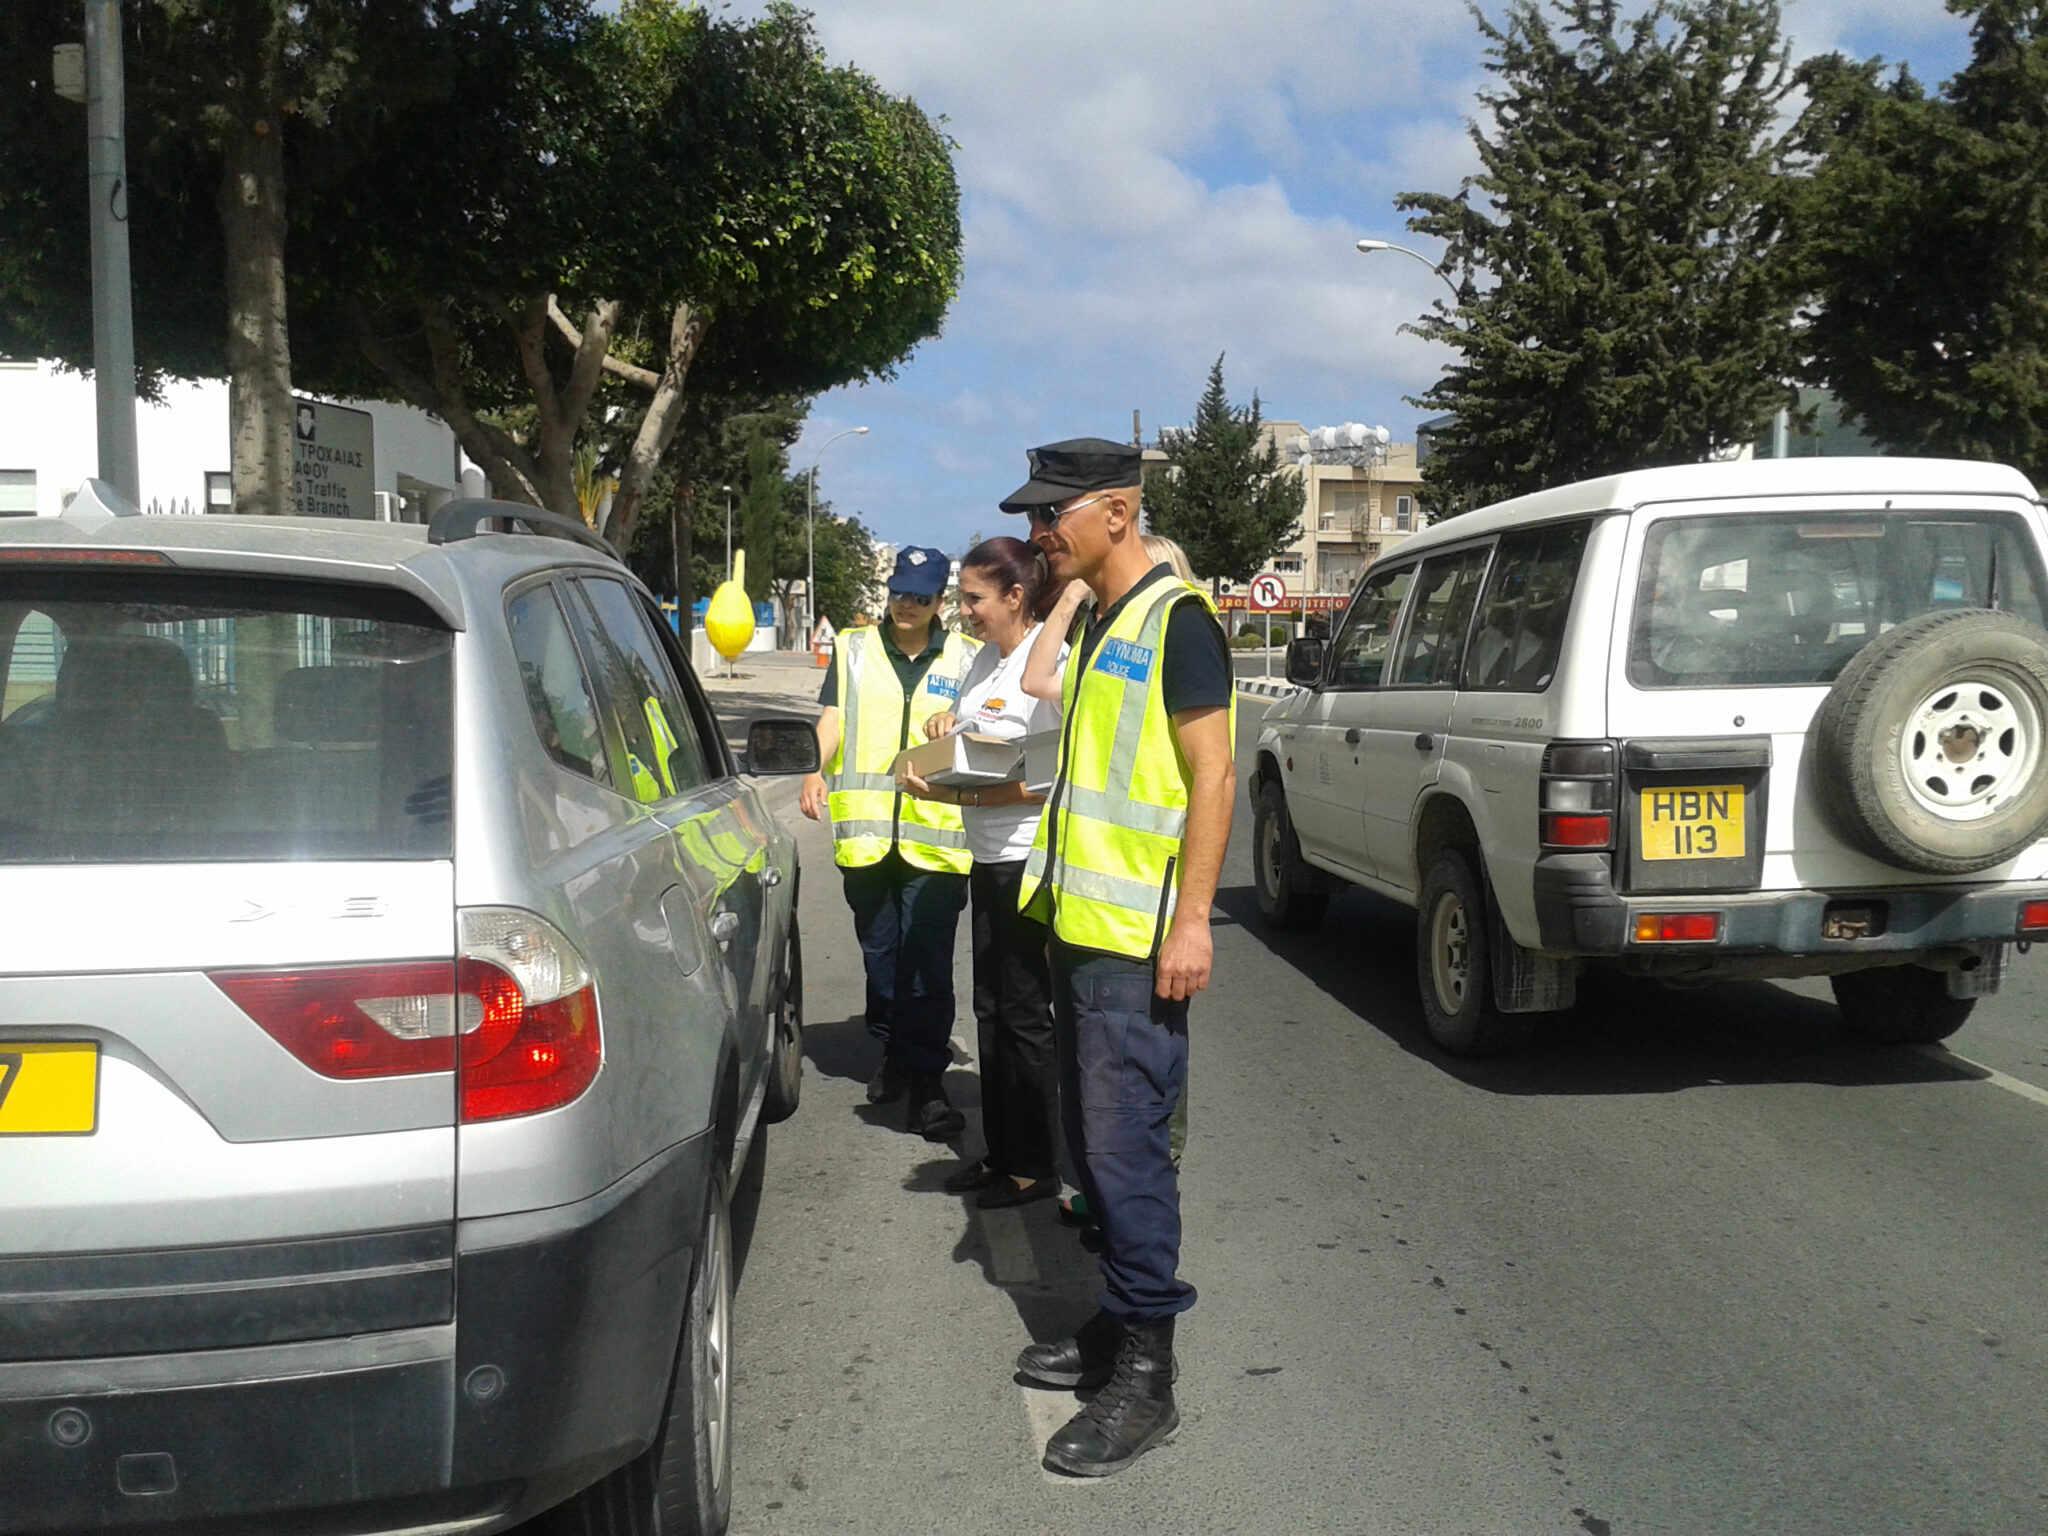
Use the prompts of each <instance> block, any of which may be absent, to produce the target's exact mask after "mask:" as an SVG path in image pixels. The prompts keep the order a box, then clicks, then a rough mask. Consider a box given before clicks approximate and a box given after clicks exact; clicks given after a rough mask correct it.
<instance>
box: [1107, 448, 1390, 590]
mask: <svg viewBox="0 0 2048 1536" xmlns="http://www.w3.org/2000/svg"><path fill="white" fill-rule="evenodd" d="M1265 433H1266V440H1267V441H1268V442H1271V443H1273V444H1275V445H1276V446H1277V447H1278V448H1279V450H1280V462H1281V465H1282V471H1281V472H1282V473H1283V474H1291V475H1295V476H1297V477H1299V478H1300V479H1301V481H1302V482H1303V495H1302V514H1301V521H1300V522H1299V523H1298V524H1296V526H1295V532H1294V540H1293V543H1292V544H1291V545H1290V546H1289V547H1288V548H1286V549H1284V550H1282V551H1281V552H1280V553H1279V554H1277V555H1275V556H1274V557H1273V558H1272V559H1271V560H1269V561H1267V562H1266V564H1265V566H1264V568H1263V570H1262V571H1261V573H1260V574H1265V573H1267V572H1270V573H1271V574H1273V575H1275V576H1278V577H1279V578H1280V580H1281V581H1282V582H1283V583H1284V584H1285V586H1286V588H1287V597H1288V603H1287V607H1286V608H1285V609H1283V610H1281V611H1280V613H1279V614H1278V617H1282V618H1285V617H1287V616H1289V614H1290V613H1291V614H1292V616H1293V617H1295V618H1297V619H1298V618H1300V617H1301V615H1302V614H1303V613H1317V612H1323V613H1328V612H1333V611H1335V610H1337V609H1340V608H1342V607H1343V606H1344V604H1345V602H1346V601H1348V600H1349V598H1350V596H1351V589H1352V588H1353V587H1354V586H1356V585H1357V584H1358V578H1359V577H1360V576H1362V575H1364V574H1365V568H1366V567H1367V566H1368V565H1370V564H1372V562H1373V561H1374V560H1377V559H1378V558H1379V557H1380V556H1381V555H1382V554H1384V553H1386V552H1387V551H1388V550H1389V549H1391V548H1393V546H1395V545H1396V544H1398V543H1400V542H1401V541H1402V540H1403V539H1405V538H1407V537H1408V536H1409V535H1410V534H1411V533H1415V532H1417V531H1418V530H1420V529H1421V528H1422V527H1423V526H1424V518H1423V514H1422V510H1421V501H1420V497H1419V492H1420V490H1421V485H1422V470H1421V468H1420V466H1418V465H1417V463H1416V457H1415V445H1414V444H1413V443H1395V442H1388V441H1380V434H1379V433H1377V432H1376V431H1374V430H1371V429H1363V428H1361V429H1357V430H1352V429H1351V427H1350V426H1349V424H1347V425H1346V426H1345V427H1337V428H1317V429H1315V430H1314V431H1313V432H1311V431H1308V430H1305V429H1304V428H1303V427H1302V424H1301V423H1300V422H1298V421H1268V422H1266V423H1265ZM1354 438H1357V439H1360V440H1359V441H1355V442H1354V441H1352V439H1354ZM1332 440H1335V441H1334V444H1333V445H1332V446H1329V447H1323V446H1319V445H1320V444H1324V443H1332ZM1145 462H1146V467H1147V470H1148V471H1149V470H1150V469H1151V468H1152V466H1153V465H1155V464H1156V465H1158V466H1159V467H1160V468H1162V469H1164V468H1165V467H1166V466H1167V465H1169V464H1170V463H1171V460H1170V458H1169V457H1168V455H1166V454H1165V453H1163V452H1161V451H1160V450H1159V449H1157V448H1148V449H1147V450H1145ZM1250 590H1251V588H1250V584H1249V583H1248V582H1235V583H1233V582H1224V583H1222V585H1221V590H1220V593H1219V596H1218V606H1219V607H1221V608H1223V609H1224V610H1225V611H1229V610H1232V609H1236V610H1244V609H1247V608H1248V607H1249V606H1250V598H1249V593H1250Z"/></svg>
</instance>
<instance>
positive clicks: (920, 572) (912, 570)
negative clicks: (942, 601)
mask: <svg viewBox="0 0 2048 1536" xmlns="http://www.w3.org/2000/svg"><path fill="white" fill-rule="evenodd" d="M952 573H953V561H952V559H951V557H950V556H948V555H947V554H946V552H945V551H944V550H942V549H920V548H919V547H918V546H917V545H915V544H913V545H911V546H910V548H908V549H906V550H904V551H903V552H902V553H900V554H899V555H897V557H896V569H895V570H893V571H891V572H890V573H889V590H890V591H891V592H901V593H904V594H905V595H906V596H909V597H937V596H938V595H939V594H940V593H941V592H943V591H945V590H946V578H947V577H948V576H950V575H952Z"/></svg>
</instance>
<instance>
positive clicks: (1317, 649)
mask: <svg viewBox="0 0 2048 1536" xmlns="http://www.w3.org/2000/svg"><path fill="white" fill-rule="evenodd" d="M1329 647H1330V643H1329V641H1327V640H1318V639H1316V638H1314V637H1313V636H1309V637H1304V638H1303V639H1300V640H1290V641H1288V642H1287V681H1289V682H1290V683H1299V684H1300V685H1301V686H1302V687H1304V688H1313V687H1315V685H1316V684H1317V683H1320V682H1321V681H1322V680H1323V655H1324V652H1326V651H1327V650H1328V649H1329Z"/></svg>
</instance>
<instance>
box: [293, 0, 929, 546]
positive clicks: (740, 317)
mask: <svg viewBox="0 0 2048 1536" xmlns="http://www.w3.org/2000/svg"><path fill="white" fill-rule="evenodd" d="M528 67H529V68H532V69H535V70H538V71H540V73H539V76H538V78H536V79H535V81H534V82H533V83H532V85H531V86H530V87H528V88H526V89H525V91H524V94H525V95H527V96H530V97H533V98H536V99H538V100H539V101H540V103H541V105H540V106H538V107H537V108H535V109H534V111H533V113H532V114H531V120H530V121H527V120H524V119H522V118H520V117H518V116H516V115H515V117H514V118H513V120H512V121H511V122H510V123H509V124H508V125H507V126H506V127H505V128H504V129H503V131H496V130H493V129H492V128H491V127H490V124H489V114H488V112H485V113H481V114H480V115H481V116H482V117H483V118H484V119H485V122H484V124H483V126H482V127H480V129H479V131H478V132H476V133H475V134H473V135H472V134H470V133H469V132H467V131H465V132H464V133H463V134H461V135H455V136H453V137H455V138H456V139H458V140H459V141H460V142H459V143H457V144H453V145H450V146H449V147H448V148H447V149H446V150H445V151H443V152H441V153H439V154H437V156H436V157H435V158H434V159H433V160H432V161H431V162H429V163H426V164H424V165H422V164H420V163H418V162H417V156H418V146H419V144H420V142H421V141H422V139H423V138H425V137H426V136H428V135H430V134H432V135H439V136H440V137H443V138H446V137H449V135H447V134H446V133H445V123H444V122H443V121H442V120H441V119H440V118H438V117H437V118H436V119H435V120H434V121H431V122H420V123H414V124H399V125H395V126H394V125H391V124H389V123H388V122H387V121H386V116H382V115H372V116H369V117H366V118H365V120H364V123H363V126H362V129H361V131H360V132H359V133H358V134H357V135H356V140H355V141H356V142H358V143H360V144H363V145H366V146H369V149H368V151H367V152H366V154H365V155H364V157H363V159H362V161H361V163H360V166H359V168H358V170H357V174H356V176H355V177H354V178H353V184H354V185H355V186H357V187H358V188H359V189H361V190H360V191H359V194H358V195H359V197H360V198H361V199H362V201H363V204H364V212H365V213H366V214H367V217H365V218H363V219H361V220H358V221H356V222H349V221H334V222H331V223H328V224H325V225H323V226H322V228H321V230H320V231H319V232H318V234H317V235H316V236H315V237H314V238H317V239H320V240H322V241H323V242H324V244H323V246H322V255H321V257H320V258H319V262H318V265H319V270H320V271H321V272H322V273H323V274H324V275H326V277H327V278H328V279H329V281H330V282H331V283H332V284H333V290H332V298H333V300H334V302H333V304H332V305H331V306H330V307H329V308H327V309H326V310H325V311H324V313H325V314H327V315H330V316H332V317H333V321H334V323H333V324H330V325H327V326H325V327H323V330H324V331H325V332H326V333H327V334H340V335H344V336H349V337H352V338H353V340H354V341H355V343H356V344H357V345H358V347H359V350H360V355H361V357H362V358H363V359H366V360H367V361H368V362H369V363H370V364H371V365H372V366H373V370H374V376H373V377H371V378H367V379H363V380H361V381H360V384H359V387H362V388H365V389H371V390H375V391H376V392H379V393H386V394H393V393H395V394H396V395H397V396H399V397H401V398H405V399H409V400H411V401H413V402H414V403H415V404H418V405H420V406H422V407H424V408H425V409H428V410H431V411H433V412H434V413H435V414H437V415H439V416H441V417H442V419H444V420H446V421H447V422H448V423H449V424H450V425H451V426H452V427H453V428H454V429H455V431H456V433H457V434H458V436H459V437H460V438H461V440H462V442H463V446H464V448H465V450H466V451H468V452H469V453H470V454H471V456H472V457H474V458H476V459H477V461H478V462H479V463H481V464H483V465H484V466H485V468H486V470H487V472H488V473H489V474H490V476H491V479H492V483H493V486H494V487H495V488H496V489H497V490H498V492H499V493H500V494H502V495H506V496H511V497H514V498H516V499H519V500H524V501H532V502H537V503H540V504H542V505H547V506H554V505H557V504H558V503H559V502H560V501H561V500H562V499H563V497H564V496H565V494H567V491H566V489H565V488H566V487H567V485H568V480H567V472H568V466H569V465H571V464H572V463H573V459H574V451H575V444H576V442H577V439H578V437H579V435H580V434H583V433H585V432H599V433H602V434H603V435H604V436H605V437H606V443H605V447H604V453H605V457H606V460H607V463H608V464H609V465H611V466H612V467H613V468H614V469H615V471H616V473H617V475H618V477H619V482H620V483H619V490H618V493H617V495H616V496H615V497H614V499H613V510H612V515H611V519H610V523H609V525H608V526H607V528H606V529H605V532H606V533H607V535H608V536H611V537H613V538H614V539H615V540H616V541H618V542H621V543H625V542H628V541H629V540H630V537H631V531H632V527H633V524H634V522H635V520H636V518H637V514H638V508H639V505H640V502H641V500H642V499H643V497H644V494H645V491H646V488H647V485H648V483H649V481H650V479H651V476H652V474H653V471H654V468H655V467H656V465H658V464H659V462H660V460H661V456H662V454H663V452H664V451H665V450H666V448H667V446H668V444H669V442H670V441H671V440H672V439H673V437H674V434H675V432H676V431H677V429H678V427H679V426H680V424H681V421H682V418H683V411H684V406H685V403H686V401H687V398H688V394H689V391H690V390H691V389H700V388H702V389H710V390H711V391H713V392H714V393H718V394H731V395H737V394H754V395H769V394H782V393H796V394H809V393H814V392H816V391H819V390H822V389H826V388H830V387H833V386H835V385H839V384H843V383H847V382H851V381H852V380H855V379H863V378H870V377H877V376H886V375H887V374H888V373H889V372H890V371H891V370H892V369H893V368H894V366H895V365H896V363H897V362H898V361H900V360H901V359H902V358H903V357H904V356H906V355H907V354H908V353H909V351H910V350H911V349H912V348H913V347H914V346H915V345H916V344H917V343H918V342H919V341H921V340H922V339H924V338H925V337H927V336H930V335H932V334H934V333H935V332H936V331H937V329H938V327H939V323H940V321H941V319H942V318H943V316H944V314H945V310H946V307H947V305H948V304H949V303H950V302H951V299H952V296H953V293H954V291H955V288H956V285H957V282H958V276H959V260H960V230H959V208H958V205H959V193H958V187H957V184H956V182H955V179H954V175H953V168H952V160H951V155H950V148H949V145H948V142H947V140H946V139H945V137H944V136H943V135H942V134H941V133H940V132H939V131H938V130H937V128H936V127H934V125H933V124H932V123H931V122H930V120H929V119H928V118H926V117H925V115H924V114H923V112H922V111H920V110H919V109H918V107H917V106H916V105H915V103H913V102H910V101H908V100H905V99H902V98H897V97H892V96H890V95H888V94H887V93H886V92H884V91H882V90H881V89H880V88H879V87H878V86H877V85H876V84H875V83H874V82H873V81H872V80H871V79H869V78H868V77H867V76H866V75H863V74H861V73H860V72H858V71H857V70H852V69H846V68H836V67H833V66H831V65H829V64H828V63H827V62H826V61H825V60H824V58H823V57H822V55H821V54H820V52H819V50H818V48H817V45H816V42H815V39H814V37H813V35H812V32H811V28H810V23H809V21H808V19H807V18H806V17H805V16H803V15H802V14H800V13H798V12H797V11H795V10H794V9H792V8H790V7H789V6H787V5H782V4H778V5H775V6H772V7H771V8H770V10H769V12H768V14H767V15H766V16H764V17H761V18H758V19H755V20H751V21H739V20H734V19H730V18H726V17H724V16H720V15H714V14H713V13H712V11H711V10H710V8H707V7H699V6H683V5H680V4H677V3H675V0H629V3H628V4H626V5H625V6H624V8H623V9H622V10H621V12H620V13H619V14H618V15H617V16H616V17H612V16H597V17H594V18H593V19H592V20H591V22H590V25H589V28H588V35H587V36H586V37H585V38H583V39H582V40H580V41H579V42H578V44H577V46H576V47H575V48H574V49H572V50H570V52H569V54H568V55H567V56H566V57H564V58H563V59H561V60H559V61H557V62H555V63H551V64H548V65H547V66H546V68H544V69H543V68H542V66H541V65H540V64H538V63H530V64H529V66H528ZM365 271H374V272H375V273H376V274H377V281H376V282H374V283H366V282H363V281H362V280H361V278H360V276H359V274H361V273H362V272H365ZM351 274H356V275H354V276H352V275H351ZM615 404H627V405H629V406H630V409H631V410H632V412H633V413H634V419H635V420H636V421H637V423H638V425H637V428H636V430H635V431H634V433H633V434H632V436H631V437H630V438H625V439H620V438H618V437H617V435H616V434H615V433H614V432H612V431H610V430H608V429H607V426H606V419H607V418H608V417H609V415H610V413H611V407H612V406H613V405H615ZM515 405H516V406H518V407H520V408H521V409H522V410H526V411H530V412H531V414H530V415H528V416H521V417H518V418H513V417H511V416H509V415H508V411H509V409H510V408H511V407H513V406H515Z"/></svg>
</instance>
